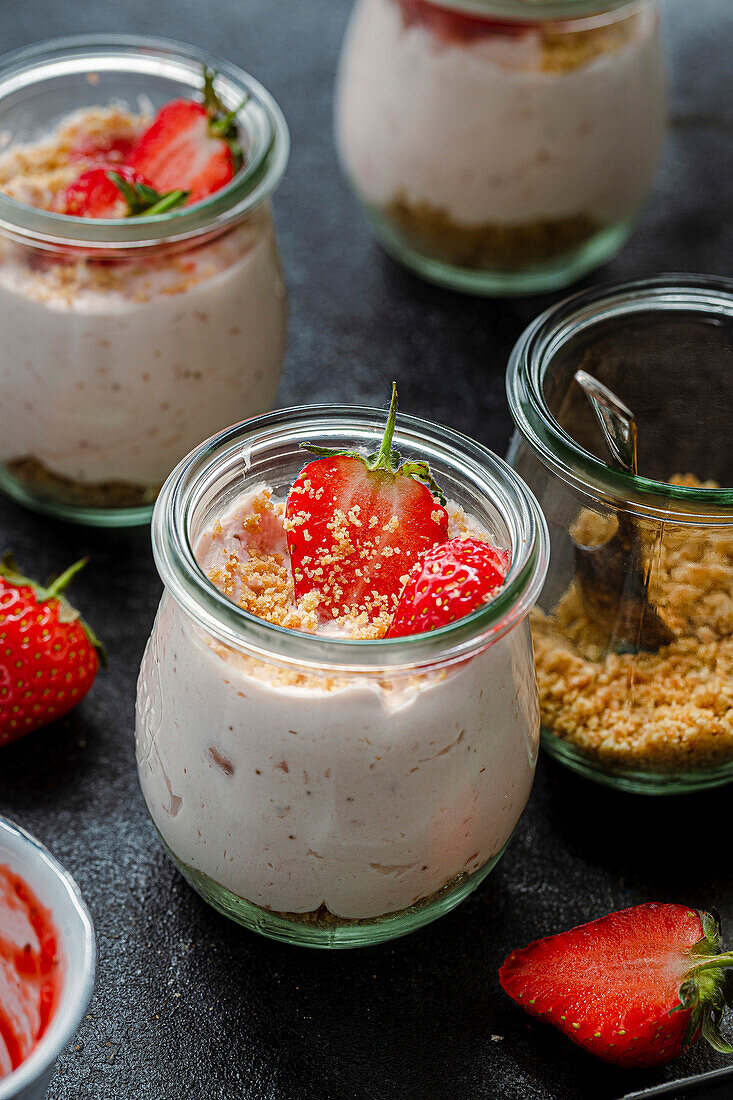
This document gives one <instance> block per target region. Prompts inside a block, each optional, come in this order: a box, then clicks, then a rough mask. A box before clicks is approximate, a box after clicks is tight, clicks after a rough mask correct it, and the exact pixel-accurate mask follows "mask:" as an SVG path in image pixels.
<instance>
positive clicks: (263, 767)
mask: <svg viewBox="0 0 733 1100" xmlns="http://www.w3.org/2000/svg"><path fill="white" fill-rule="evenodd" d="M383 427H384V414H383V412H381V411H380V410H377V409H363V408H353V409H348V410H345V411H341V412H337V411H334V409H333V408H331V407H330V406H320V407H314V408H301V409H290V410H285V411H284V412H277V413H271V414H269V415H267V416H263V417H259V418H257V419H255V420H251V421H249V422H247V423H245V424H241V425H237V426H235V427H233V428H231V429H229V430H228V431H226V432H223V433H222V434H220V435H219V436H217V437H215V438H214V439H212V440H210V441H209V442H207V443H205V444H203V445H202V446H201V447H200V448H199V449H198V450H197V451H195V452H193V454H191V455H190V456H189V457H188V458H187V459H185V460H184V461H183V462H182V463H181V464H180V465H179V466H178V467H177V469H176V470H175V471H174V472H173V474H172V475H171V476H170V478H169V479H168V481H167V482H166V484H165V486H164V488H163V490H162V493H161V495H160V497H159V499H158V502H157V504H156V508H155V513H154V516H153V549H154V553H155V559H156V564H157V566H158V571H159V572H160V575H161V577H162V579H163V581H164V584H165V593H164V596H163V600H162V602H161V605H160V609H159V611H158V615H157V618H156V622H155V625H154V627H153V633H152V636H151V638H150V641H149V643H148V646H147V649H146V652H145V656H144V657H143V661H142V667H141V670H140V679H139V684H138V704H137V734H136V740H137V759H138V769H139V775H140V783H141V786H142V790H143V795H144V797H145V800H146V802H147V804H148V809H149V811H150V814H151V816H152V818H153V821H154V823H155V825H156V827H157V829H158V831H159V833H160V835H161V837H162V839H163V842H164V843H165V845H166V847H167V849H168V851H169V853H170V854H171V855H172V857H173V859H174V860H175V862H176V864H177V865H178V867H179V868H180V870H181V871H182V873H183V875H184V876H185V877H186V878H187V879H188V881H189V882H190V883H191V885H192V886H193V887H194V888H195V889H196V890H198V892H199V893H200V894H201V895H202V896H203V897H204V898H205V899H206V900H207V901H209V902H210V903H211V904H212V905H214V906H215V908H217V909H219V910H220V911H222V912H223V913H225V914H226V915H227V916H230V917H232V918H233V919H234V920H236V921H238V922H239V923H241V924H243V925H245V926H246V927H249V928H251V929H253V930H255V931H259V932H261V933H263V934H264V935H267V936H271V937H273V938H275V939H280V940H284V941H286V942H290V943H300V944H306V945H310V946H316V947H356V946H361V945H366V944H371V943H378V942H381V941H384V940H389V939H392V938H394V937H395V936H400V935H404V934H405V933H407V932H410V931H413V930H414V929H416V928H419V927H421V926H422V925H424V924H426V923H428V922H429V921H431V920H434V919H435V918H436V917H439V916H440V915H442V914H443V913H446V912H448V911H449V910H450V909H452V908H453V907H454V906H456V905H457V904H458V903H459V902H460V901H461V900H462V899H463V898H465V897H466V896H467V895H468V894H469V893H470V892H471V891H472V890H473V889H475V887H476V886H478V885H479V883H481V882H482V881H483V879H484V878H485V877H486V875H487V874H488V873H489V872H490V871H491V869H492V867H493V866H494V865H495V863H496V862H497V860H498V859H499V857H500V856H501V854H502V852H503V851H504V848H505V847H506V845H507V843H508V841H509V838H510V837H511V835H512V832H513V830H514V827H515V825H516V824H517V821H518V820H519V817H520V815H521V813H522V810H523V809H524V806H525V803H526V801H527V798H528V797H529V793H530V789H531V786H532V779H533V776H534V770H535V764H536V758H537V751H538V748H539V710H538V702H537V686H536V682H535V676H534V668H533V665H532V646H531V638H530V631H529V621H528V613H529V610H530V608H531V607H532V605H533V604H534V602H535V600H536V598H537V594H538V592H539V590H540V588H541V587H542V583H543V580H544V576H545V572H546V569H547V528H546V526H545V523H544V519H543V517H542V514H541V512H540V511H539V508H538V507H537V503H536V501H535V500H534V498H533V497H532V494H531V493H529V492H528V490H527V488H526V486H525V485H523V483H522V482H521V481H520V479H519V478H518V477H517V476H516V474H515V473H514V471H512V470H511V469H510V468H509V467H508V466H506V465H505V463H503V462H502V461H501V460H500V459H497V458H496V457H495V456H494V455H492V454H491V453H490V452H489V451H487V450H485V449H484V448H483V447H480V446H479V445H478V444H475V443H472V442H471V441H470V440H468V439H466V438H465V437H464V436H460V435H458V434H457V433H455V432H451V431H449V430H448V429H446V428H443V427H440V426H439V425H436V424H431V423H428V422H426V421H423V420H418V419H417V418H415V417H410V416H400V418H399V423H398V429H397V433H396V439H395V445H396V446H397V447H398V448H399V449H400V451H401V452H402V453H403V454H405V453H406V454H408V455H409V454H413V455H419V456H420V458H422V459H426V460H427V461H429V462H430V466H431V469H432V472H433V474H434V476H435V478H436V480H437V481H438V483H439V484H440V485H441V487H442V488H443V490H444V492H445V493H446V496H447V497H448V499H449V501H453V502H455V503H457V504H459V505H460V506H462V507H463V508H464V510H465V512H466V514H467V515H469V516H471V517H473V518H474V519H475V520H477V521H478V523H479V524H481V525H483V526H484V528H485V529H487V530H488V531H489V532H490V533H491V535H492V537H493V539H494V540H495V542H496V544H497V545H500V546H502V547H504V548H507V549H510V550H511V568H510V571H509V574H508V577H507V580H506V582H505V584H504V586H503V587H502V589H501V591H500V592H499V593H498V595H497V596H496V597H495V599H494V600H492V602H491V603H490V604H488V605H485V606H483V607H482V608H481V609H480V610H478V611H476V612H474V613H473V614H472V615H469V616H466V617H465V618H463V619H460V620H457V621H456V622H454V623H452V624H450V625H449V626H446V627H443V628H441V629H438V630H435V631H433V632H430V633H426V634H421V635H416V636H413V637H407V638H392V639H382V640H378V641H354V640H347V639H344V638H337V637H333V636H328V637H326V636H322V635H314V634H307V633H303V632H300V631H295V630H287V629H283V628H282V627H278V626H274V625H272V624H270V623H269V622H266V621H265V620H263V619H260V618H257V617H256V616H253V615H251V614H249V613H248V612H246V611H244V610H243V609H242V608H240V607H239V606H238V605H237V604H235V603H233V602H232V601H230V600H229V599H227V598H226V597H225V596H224V595H223V594H222V593H221V592H220V591H219V589H218V588H216V587H215V586H214V585H213V584H212V583H211V582H210V581H209V580H208V578H207V576H206V575H205V573H204V572H203V571H202V569H201V568H200V566H199V564H198V561H197V557H196V548H197V546H198V545H199V544H200V542H201V540H202V535H203V534H204V532H206V531H208V530H210V529H211V528H212V526H214V527H215V525H216V523H217V521H219V520H220V519H221V518H222V516H223V514H224V513H225V512H226V511H228V510H229V509H230V508H232V507H233V506H234V502H235V501H236V500H237V499H239V498H240V497H241V495H242V494H243V493H244V492H246V491H248V490H250V489H253V488H255V487H259V486H262V485H263V484H264V485H267V486H269V487H270V488H271V490H272V492H273V495H274V496H275V497H276V498H278V499H282V500H284V499H285V498H286V496H287V493H288V490H289V488H290V486H291V484H292V483H293V481H294V479H295V477H296V476H297V474H298V473H299V471H300V470H301V468H302V466H303V451H302V450H301V449H300V443H301V442H302V441H303V440H304V439H307V440H309V441H311V442H312V443H317V444H318V445H320V446H324V445H325V446H340V447H343V446H348V447H350V448H351V447H354V446H356V447H358V448H360V449H363V450H364V453H371V452H372V451H374V450H375V448H377V447H378V446H379V442H380V440H381V438H382V432H383Z"/></svg>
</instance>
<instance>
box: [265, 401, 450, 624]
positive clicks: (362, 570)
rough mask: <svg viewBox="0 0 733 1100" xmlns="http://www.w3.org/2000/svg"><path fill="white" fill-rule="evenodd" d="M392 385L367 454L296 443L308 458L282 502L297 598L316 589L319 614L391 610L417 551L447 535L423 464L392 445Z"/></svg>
mask: <svg viewBox="0 0 733 1100" xmlns="http://www.w3.org/2000/svg"><path fill="white" fill-rule="evenodd" d="M396 417H397V387H396V386H395V385H393V386H392V401H391V404H390V408H389V415H388V417H387V426H386V428H385V432H384V438H383V440H382V445H381V447H380V449H379V451H377V453H376V454H373V455H368V456H367V455H362V454H359V453H358V452H356V451H341V450H333V449H331V448H325V447H311V446H310V444H308V443H304V444H302V446H303V447H305V448H306V449H307V450H310V451H313V452H314V454H318V455H324V456H326V457H323V458H320V459H317V460H316V461H315V462H309V463H308V465H307V466H305V467H304V469H303V470H301V472H300V474H299V475H298V477H297V478H296V480H295V482H294V484H293V486H292V488H291V490H290V492H289V494H288V499H287V503H286V506H285V523H286V528H287V533H288V551H289V553H290V562H291V568H292V573H293V582H294V586H295V596H296V599H301V598H302V597H304V596H306V595H307V594H310V593H313V592H315V593H316V594H317V595H318V597H319V600H320V602H319V604H318V612H319V615H320V616H321V618H322V619H324V620H328V619H331V618H338V617H339V616H341V615H349V614H350V615H360V614H365V615H366V616H367V618H368V619H369V620H370V621H374V620H376V619H377V618H379V616H380V615H387V614H390V613H391V612H392V611H393V610H394V607H395V605H396V603H397V597H398V595H399V592H400V589H401V587H402V579H403V577H404V575H405V574H406V573H408V572H409V570H410V569H411V568H412V566H413V564H414V563H415V561H417V559H418V557H419V556H420V554H421V553H423V551H425V550H428V549H430V547H431V546H434V545H435V544H436V543H437V542H444V541H445V539H446V538H447V535H448V513H447V512H446V510H445V508H444V507H443V503H444V499H445V498H444V497H443V494H442V493H441V492H440V489H439V488H438V486H437V485H436V484H435V482H434V480H433V478H432V476H431V473H430V469H429V468H428V465H427V463H426V462H419V461H417V462H416V461H411V460H407V461H404V462H403V461H402V457H401V456H400V455H399V454H398V453H397V451H395V450H393V448H392V439H393V435H394V429H395V421H396Z"/></svg>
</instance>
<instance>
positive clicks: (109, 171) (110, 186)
mask: <svg viewBox="0 0 733 1100" xmlns="http://www.w3.org/2000/svg"><path fill="white" fill-rule="evenodd" d="M186 197H187V193H186V192H185V191H169V192H168V194H165V195H162V194H160V192H158V191H156V190H155V188H154V187H152V186H151V184H150V181H149V180H148V179H147V178H146V177H145V176H143V175H142V173H141V172H138V171H136V169H134V168H128V167H125V166H124V165H120V164H115V165H106V164H102V165H99V166H98V167H97V168H90V169H89V170H88V171H87V172H82V173H81V175H80V176H78V177H77V179H75V180H74V182H73V183H70V184H69V186H68V187H67V188H66V190H65V191H62V192H61V194H60V195H58V196H57V197H56V199H55V201H54V204H53V209H54V210H55V212H56V213H57V214H70V215H73V216H74V217H77V218H127V217H130V216H131V215H135V214H161V213H163V212H164V211H165V210H170V209H171V208H172V207H174V206H179V205H180V204H181V203H182V202H185V200H186Z"/></svg>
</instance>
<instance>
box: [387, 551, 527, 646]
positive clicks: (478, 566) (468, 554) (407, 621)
mask: <svg viewBox="0 0 733 1100" xmlns="http://www.w3.org/2000/svg"><path fill="white" fill-rule="evenodd" d="M508 568H509V557H508V554H507V553H506V551H505V550H499V549H497V547H496V546H491V545H490V544H489V543H487V542H481V541H480V540H479V539H474V538H465V539H461V538H457V539H451V540H450V542H446V543H443V544H442V545H440V546H434V547H433V548H432V549H431V550H428V551H427V552H426V553H425V554H423V555H422V557H421V558H420V560H419V561H418V562H416V563H415V565H414V566H413V569H412V572H411V573H410V575H409V577H408V578H407V581H406V583H405V586H404V588H403V589H402V593H401V595H400V599H399V603H398V604H397V608H396V610H395V613H394V617H393V619H392V624H391V626H390V628H389V630H388V632H387V636H388V637H390V638H399V637H402V636H403V635H405V634H422V633H423V632H424V631H426V630H435V629H436V628H437V627H440V626H447V624H448V623H452V622H454V621H455V620H456V619H460V618H462V617H463V616H464V615H469V614H470V613H471V612H472V611H475V610H476V608H477V607H480V606H481V604H483V603H488V601H489V600H491V599H492V597H493V596H494V595H495V593H496V591H497V589H498V588H500V587H501V585H502V584H503V583H504V580H505V579H506V575H507V569H508Z"/></svg>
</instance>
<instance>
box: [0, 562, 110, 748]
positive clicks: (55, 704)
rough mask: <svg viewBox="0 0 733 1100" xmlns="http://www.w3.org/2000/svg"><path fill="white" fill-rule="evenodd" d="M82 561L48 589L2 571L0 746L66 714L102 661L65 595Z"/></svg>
mask: <svg viewBox="0 0 733 1100" xmlns="http://www.w3.org/2000/svg"><path fill="white" fill-rule="evenodd" d="M83 565H84V561H83V560H82V561H81V562H77V563H76V564H75V565H73V566H71V568H70V569H67V570H66V572H65V573H63V574H62V575H61V576H60V577H59V578H57V580H56V581H55V582H54V583H53V584H52V585H50V586H49V587H48V588H42V587H40V586H39V585H36V584H35V583H34V582H32V581H30V580H28V579H27V578H25V577H22V576H21V575H20V574H19V573H18V572H17V569H16V567H15V564H14V562H13V561H12V558H11V557H10V556H9V555H6V556H5V558H3V562H2V567H1V568H0V747H1V746H3V745H6V744H9V743H10V742H11V741H15V740H16V739H17V738H18V737H22V736H23V735H24V734H26V733H30V732H31V731H32V730H34V729H37V728H38V727H39V726H44V725H47V724H48V723H49V722H53V721H55V720H56V719H57V718H61V717H62V716H63V715H64V714H67V713H68V711H70V710H71V709H72V708H73V707H75V706H76V704H77V703H78V702H80V700H81V699H82V698H83V697H84V696H85V695H86V693H87V692H88V691H89V688H90V687H91V686H92V682H93V681H94V678H95V676H96V673H97V670H98V668H99V662H100V656H101V657H102V659H104V651H103V650H102V648H101V646H100V644H99V642H98V640H97V638H96V637H95V635H94V633H93V632H92V631H91V630H90V628H89V627H88V626H87V625H86V624H85V623H84V622H83V621H82V620H81V619H80V618H79V616H78V615H77V613H76V612H75V611H74V609H73V608H72V607H71V606H70V604H69V603H68V602H67V601H66V599H65V598H64V596H63V594H62V593H63V590H64V589H65V587H66V586H67V584H68V583H69V581H70V580H71V579H72V577H74V576H75V575H76V573H77V572H78V571H79V570H80V569H81V568H82V566H83Z"/></svg>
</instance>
